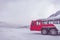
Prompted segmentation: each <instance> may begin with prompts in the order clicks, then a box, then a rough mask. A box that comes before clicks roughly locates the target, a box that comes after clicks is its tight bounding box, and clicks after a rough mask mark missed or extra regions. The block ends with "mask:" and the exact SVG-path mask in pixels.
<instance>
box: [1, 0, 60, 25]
mask: <svg viewBox="0 0 60 40" xmlns="http://www.w3.org/2000/svg"><path fill="white" fill-rule="evenodd" d="M59 2H60V0H0V21H3V22H6V23H10V24H17V25H29V24H30V22H31V21H32V20H35V19H42V18H47V17H49V16H50V15H51V14H53V13H55V12H56V11H57V10H59V9H60V8H59V7H60V3H59Z"/></svg>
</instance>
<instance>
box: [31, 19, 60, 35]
mask: <svg viewBox="0 0 60 40" xmlns="http://www.w3.org/2000/svg"><path fill="white" fill-rule="evenodd" d="M30 30H31V31H41V34H43V35H46V34H51V35H57V34H58V32H59V30H60V19H40V20H33V21H32V22H31V25H30Z"/></svg>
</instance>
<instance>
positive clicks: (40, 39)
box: [0, 28, 60, 40]
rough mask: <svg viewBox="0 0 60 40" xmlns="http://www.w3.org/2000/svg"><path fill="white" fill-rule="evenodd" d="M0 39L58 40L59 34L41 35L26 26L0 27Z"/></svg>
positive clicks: (59, 38) (59, 39)
mask: <svg viewBox="0 0 60 40" xmlns="http://www.w3.org/2000/svg"><path fill="white" fill-rule="evenodd" d="M0 40H60V35H57V36H52V35H41V34H40V32H31V31H30V30H29V29H28V28H20V29H16V28H0Z"/></svg>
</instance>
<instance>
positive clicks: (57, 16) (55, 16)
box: [48, 10, 60, 19]
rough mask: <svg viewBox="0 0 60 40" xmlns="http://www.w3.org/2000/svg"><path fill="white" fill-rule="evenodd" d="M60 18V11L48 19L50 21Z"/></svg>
mask: <svg viewBox="0 0 60 40" xmlns="http://www.w3.org/2000/svg"><path fill="white" fill-rule="evenodd" d="M56 18H60V10H59V11H57V12H56V13H54V14H52V15H51V16H49V17H48V19H56Z"/></svg>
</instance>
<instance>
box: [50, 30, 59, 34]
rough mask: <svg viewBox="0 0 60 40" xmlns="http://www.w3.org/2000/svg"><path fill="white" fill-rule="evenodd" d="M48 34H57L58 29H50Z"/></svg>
mask: <svg viewBox="0 0 60 40" xmlns="http://www.w3.org/2000/svg"><path fill="white" fill-rule="evenodd" d="M49 34H50V35H57V34H58V31H57V30H56V29H50V30H49Z"/></svg>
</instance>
